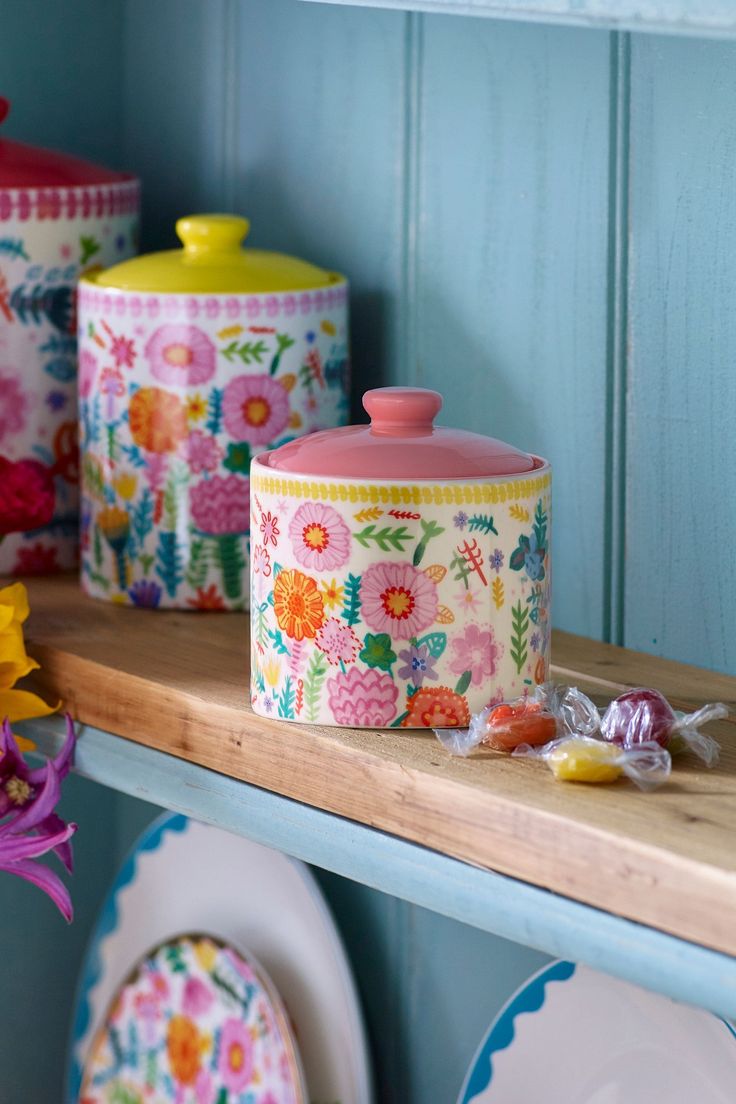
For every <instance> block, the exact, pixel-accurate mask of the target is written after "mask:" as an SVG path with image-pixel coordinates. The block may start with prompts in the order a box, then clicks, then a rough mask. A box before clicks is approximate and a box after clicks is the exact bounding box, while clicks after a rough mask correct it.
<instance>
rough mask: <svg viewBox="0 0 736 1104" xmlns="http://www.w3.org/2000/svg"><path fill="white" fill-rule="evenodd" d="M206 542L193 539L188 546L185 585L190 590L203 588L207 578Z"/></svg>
mask: <svg viewBox="0 0 736 1104" xmlns="http://www.w3.org/2000/svg"><path fill="white" fill-rule="evenodd" d="M207 568H208V562H207V542H206V541H204V540H202V539H201V538H200V539H195V540H193V541H192V543H191V544H190V546H189V564H188V565H187V583H188V584H189V586H190V587H191V588H192V590H199V588H200V587H202V586H204V584H205V580H206V578H207Z"/></svg>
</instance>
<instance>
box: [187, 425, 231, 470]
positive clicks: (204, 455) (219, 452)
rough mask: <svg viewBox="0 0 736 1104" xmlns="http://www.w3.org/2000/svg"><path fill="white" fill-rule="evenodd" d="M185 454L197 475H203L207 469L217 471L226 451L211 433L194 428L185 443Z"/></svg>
mask: <svg viewBox="0 0 736 1104" xmlns="http://www.w3.org/2000/svg"><path fill="white" fill-rule="evenodd" d="M184 455H185V457H186V460H187V463H188V464H189V467H190V469H191V471H192V472H194V474H195V475H201V473H202V472H205V471H206V472H213V471H216V470H217V466H218V464H219V463H220V460H221V459H222V457H223V456H224V455H225V453H224V450H223V449H222V448H221V447H220V446H219V445H218V443H217V441H216V440H215V438H214V437H211V436H210V435H209V433H205V432H204V431H203V430H201V429H193V430H192V432H191V433H190V434H189V436H188V437H187V440H186V442H185V444H184Z"/></svg>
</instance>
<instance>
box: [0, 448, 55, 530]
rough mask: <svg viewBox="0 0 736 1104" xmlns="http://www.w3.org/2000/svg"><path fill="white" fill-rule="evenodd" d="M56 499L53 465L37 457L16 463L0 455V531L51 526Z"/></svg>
mask: <svg viewBox="0 0 736 1104" xmlns="http://www.w3.org/2000/svg"><path fill="white" fill-rule="evenodd" d="M55 498H56V492H55V490H54V480H53V477H52V475H51V469H50V468H47V467H45V466H44V465H43V464H41V463H40V462H39V461H38V460H18V461H17V462H16V463H13V462H12V461H11V460H6V458H5V457H4V456H0V534H5V533H18V532H21V531H22V530H24V529H40V528H42V526H44V525H48V523H49V522H50V521H51V519H52V517H53V516H54V502H55Z"/></svg>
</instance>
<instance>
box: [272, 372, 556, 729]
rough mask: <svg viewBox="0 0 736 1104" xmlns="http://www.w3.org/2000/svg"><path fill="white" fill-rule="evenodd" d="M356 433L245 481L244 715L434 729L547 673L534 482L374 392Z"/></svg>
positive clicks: (541, 476) (505, 454)
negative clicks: (247, 625)
mask: <svg viewBox="0 0 736 1104" xmlns="http://www.w3.org/2000/svg"><path fill="white" fill-rule="evenodd" d="M363 404H364V406H365V408H366V410H367V411H368V413H369V414H370V416H371V418H372V422H371V424H370V425H369V426H364V425H361V426H348V427H346V428H344V429H340V430H336V431H333V432H327V433H318V434H315V435H314V436H313V437H309V438H305V439H304V440H303V441H299V442H293V443H292V444H289V445H286V446H284V447H283V448H280V449H278V450H277V451H275V452H272V453H269V454H267V455H263V456H259V457H257V458H256V459H255V460H254V461H253V465H252V467H251V533H252V547H251V565H252V582H251V594H252V598H251V602H252V607H251V637H252V647H251V657H252V660H251V679H252V684H251V701H252V703H253V708H254V709H255V711H256V712H257V713H260V714H261V715H263V716H279V717H285V718H289V719H290V720H295V721H303V722H308V723H313V724H327V725H343V726H349V727H371V728H373V727H378V728H383V727H388V726H390V727H399V726H400V727H403V728H423V727H429V728H447V727H454V726H458V725H459V726H464V725H467V724H468V722H469V720H470V716H471V714H472V713H476V712H478V711H479V710H481V709H482V708H484V706H486V705H488V704H489V703H492V702H500V701H503V700H505V699H509V698H516V697H519V696H520V695H521V694H523V693H524V692H525V691H526V690H527V689H531V688H532V687H533V686H534V685H535V684H536V683H540V682H544V681H545V680H546V678H547V674H548V670H549V636H550V633H549V596H550V564H549V536H550V479H551V477H550V468H549V465H548V464H547V463H546V462H545V461H544V460H541V459H539V457H536V456H530V455H527V454H526V453H522V452H519V451H518V450H517V449H515V448H512V447H511V446H510V445H505V444H503V443H502V442H500V441H497V440H494V439H492V438H489V437H484V436H482V435H480V434H476V433H468V432H464V431H461V430H453V429H444V428H437V427H435V426H434V425H433V419H434V417H435V415H436V414H437V413H438V412H439V410H440V407H441V405H442V399H441V397H440V396H439V395H438V394H437V393H436V392H435V391H424V390H421V389H418V388H400V387H398V388H390V387H389V388H381V389H378V390H375V391H368V392H367V393H366V395H365V397H364V399H363Z"/></svg>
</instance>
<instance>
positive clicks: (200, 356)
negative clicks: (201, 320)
mask: <svg viewBox="0 0 736 1104" xmlns="http://www.w3.org/2000/svg"><path fill="white" fill-rule="evenodd" d="M216 355H217V351H216V349H215V346H214V345H213V344H212V342H211V341H210V339H209V338H208V336H207V334H206V333H205V332H204V331H203V330H200V329H199V328H198V327H197V326H188V325H185V324H184V325H182V324H181V323H178V324H170V325H166V326H159V328H158V329H157V330H155V331H154V332H153V334H152V335H151V337H150V338H149V340H148V343H147V345H146V356H147V357H148V362H149V364H150V366H151V371H152V373H153V375H154V376H155V377H156V379H159V380H161V382H162V383H172V384H175V385H179V386H180V387H187V386H189V387H192V386H195V385H196V384H200V383H206V382H207V381H208V380H209V379H211V378H212V376H214V374H215V361H216Z"/></svg>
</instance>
